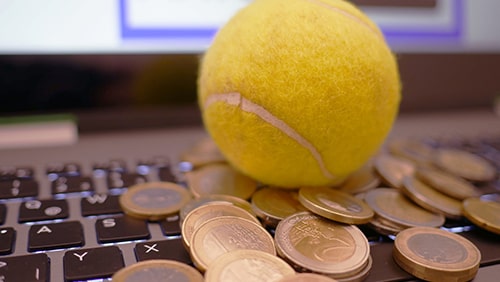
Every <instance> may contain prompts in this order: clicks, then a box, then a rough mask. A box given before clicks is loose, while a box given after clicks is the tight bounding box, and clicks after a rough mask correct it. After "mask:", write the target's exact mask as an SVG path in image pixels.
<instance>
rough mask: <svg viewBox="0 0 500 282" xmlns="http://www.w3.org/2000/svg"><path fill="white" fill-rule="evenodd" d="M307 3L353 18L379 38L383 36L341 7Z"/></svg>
mask: <svg viewBox="0 0 500 282" xmlns="http://www.w3.org/2000/svg"><path fill="white" fill-rule="evenodd" d="M306 1H308V2H310V3H313V4H316V5H319V6H323V7H325V8H327V9H329V10H331V11H333V12H337V13H339V14H342V15H344V16H346V17H348V18H351V19H353V20H355V21H356V22H358V23H360V24H362V25H364V26H366V27H367V28H368V29H370V30H371V31H372V32H374V33H375V34H376V35H377V36H379V37H380V36H381V34H380V31H379V30H377V29H375V28H373V26H371V25H369V24H368V23H366V22H365V21H363V20H362V19H360V18H358V17H356V16H355V15H353V14H351V13H349V12H348V11H346V10H343V9H341V8H339V7H335V6H331V5H328V3H325V2H323V1H321V0H306Z"/></svg>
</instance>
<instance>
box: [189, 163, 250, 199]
mask: <svg viewBox="0 0 500 282" xmlns="http://www.w3.org/2000/svg"><path fill="white" fill-rule="evenodd" d="M186 178H187V183H188V187H189V189H190V190H191V192H192V193H193V195H194V196H195V197H201V196H205V195H211V194H223V195H231V196H235V197H238V198H242V199H249V198H250V197H251V196H252V194H253V193H254V192H255V190H256V189H257V182H256V181H255V180H253V179H251V178H250V177H248V176H246V175H243V174H242V173H240V172H238V171H236V170H235V169H234V168H233V167H231V166H230V165H228V164H211V165H206V166H203V167H200V168H199V169H195V170H193V171H190V172H187V173H186Z"/></svg>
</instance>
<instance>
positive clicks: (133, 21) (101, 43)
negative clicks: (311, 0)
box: [0, 0, 500, 54]
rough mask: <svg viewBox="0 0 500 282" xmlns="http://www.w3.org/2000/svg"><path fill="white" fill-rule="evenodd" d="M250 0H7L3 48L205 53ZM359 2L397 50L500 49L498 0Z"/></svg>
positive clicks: (1, 8) (3, 0)
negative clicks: (392, 4) (403, 4)
mask: <svg viewBox="0 0 500 282" xmlns="http://www.w3.org/2000/svg"><path fill="white" fill-rule="evenodd" d="M251 1H252V0H43V1H40V0H0V54H81V53H113V54H114V53H200V52H203V51H204V50H205V49H206V48H207V47H208V46H209V45H210V42H211V40H212V38H213V36H214V34H215V33H216V31H217V29H218V28H220V27H221V26H222V25H223V24H224V23H226V21H227V20H228V19H229V18H230V17H231V16H232V15H233V14H234V13H235V12H236V11H238V10H239V9H241V8H242V7H244V6H245V5H247V4H249V3H250V2H251ZM290 1H296V0H290ZM301 1H307V0H301ZM360 8H361V9H362V10H364V11H365V12H366V13H367V14H368V15H369V16H370V17H371V18H372V19H373V20H374V21H375V22H376V23H377V24H378V25H379V26H380V27H381V29H382V31H383V32H384V34H385V36H386V39H387V41H388V42H389V45H390V46H391V48H392V49H393V50H394V51H397V52H470V51H472V52H478V51H479V52H499V51H500V32H499V31H498V28H500V17H498V11H500V1H498V0H437V1H436V6H435V7H430V8H429V7H425V8H422V7H420V8H409V7H385V6H384V7H373V6H360Z"/></svg>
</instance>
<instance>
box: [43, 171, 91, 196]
mask: <svg viewBox="0 0 500 282" xmlns="http://www.w3.org/2000/svg"><path fill="white" fill-rule="evenodd" d="M91 191H94V183H93V181H92V178H90V177H87V176H80V175H75V176H59V177H57V178H56V179H55V180H54V181H52V194H61V193H79V192H91Z"/></svg>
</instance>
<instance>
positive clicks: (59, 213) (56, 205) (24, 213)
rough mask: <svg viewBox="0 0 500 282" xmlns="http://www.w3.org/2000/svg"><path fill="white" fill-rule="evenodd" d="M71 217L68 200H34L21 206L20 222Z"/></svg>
mask: <svg viewBox="0 0 500 282" xmlns="http://www.w3.org/2000/svg"><path fill="white" fill-rule="evenodd" d="M68 216H69V209H68V202H67V201H66V200H34V201H28V202H24V203H22V204H21V206H20V208H19V219H18V220H19V222H29V221H41V220H52V219H62V218H67V217H68Z"/></svg>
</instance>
